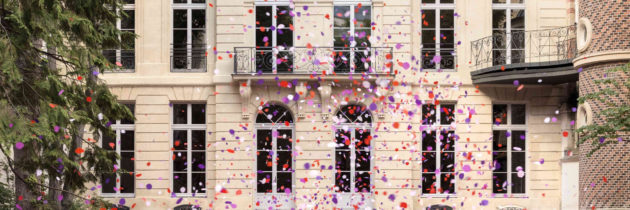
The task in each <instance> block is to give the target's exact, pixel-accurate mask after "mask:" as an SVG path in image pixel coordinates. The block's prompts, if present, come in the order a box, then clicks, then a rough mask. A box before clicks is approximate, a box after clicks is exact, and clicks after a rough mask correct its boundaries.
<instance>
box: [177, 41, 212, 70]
mask: <svg viewBox="0 0 630 210" xmlns="http://www.w3.org/2000/svg"><path fill="white" fill-rule="evenodd" d="M206 59H207V56H206V48H205V45H172V46H171V72H206V71H207V65H206Z"/></svg>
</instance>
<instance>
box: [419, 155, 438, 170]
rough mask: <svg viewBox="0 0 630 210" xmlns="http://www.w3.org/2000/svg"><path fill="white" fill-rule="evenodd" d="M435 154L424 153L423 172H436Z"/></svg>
mask: <svg viewBox="0 0 630 210" xmlns="http://www.w3.org/2000/svg"><path fill="white" fill-rule="evenodd" d="M435 163H436V162H435V152H423V153H422V172H423V173H427V172H429V173H432V172H435Z"/></svg>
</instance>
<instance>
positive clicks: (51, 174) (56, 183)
mask: <svg viewBox="0 0 630 210" xmlns="http://www.w3.org/2000/svg"><path fill="white" fill-rule="evenodd" d="M57 174H58V173H57V170H55V169H48V187H50V188H48V203H50V204H51V205H53V206H54V207H55V208H56V209H61V201H60V200H59V196H60V195H61V191H59V190H56V189H61V180H57V177H58V176H57Z"/></svg>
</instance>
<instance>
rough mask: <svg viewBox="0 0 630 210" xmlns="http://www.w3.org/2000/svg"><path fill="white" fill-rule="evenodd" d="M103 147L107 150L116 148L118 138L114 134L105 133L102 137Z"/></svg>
mask: <svg viewBox="0 0 630 210" xmlns="http://www.w3.org/2000/svg"><path fill="white" fill-rule="evenodd" d="M101 138H102V140H101V148H103V149H106V150H116V145H117V144H116V138H115V137H114V136H110V135H107V134H105V133H103V136H102V137H101Z"/></svg>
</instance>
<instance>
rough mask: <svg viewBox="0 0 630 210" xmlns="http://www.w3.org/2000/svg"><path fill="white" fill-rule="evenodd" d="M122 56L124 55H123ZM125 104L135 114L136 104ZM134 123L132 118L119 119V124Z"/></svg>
mask: <svg viewBox="0 0 630 210" xmlns="http://www.w3.org/2000/svg"><path fill="white" fill-rule="evenodd" d="M123 57H124V55H123ZM125 106H126V107H127V108H129V111H131V114H132V115H134V116H135V114H136V105H135V104H125ZM133 123H134V119H133V118H132V119H121V120H120V124H133Z"/></svg>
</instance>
